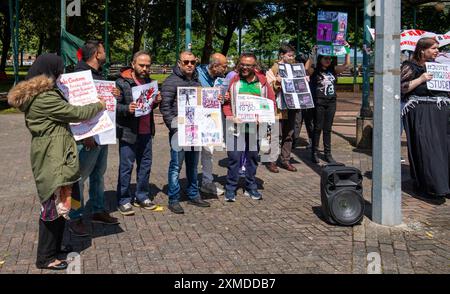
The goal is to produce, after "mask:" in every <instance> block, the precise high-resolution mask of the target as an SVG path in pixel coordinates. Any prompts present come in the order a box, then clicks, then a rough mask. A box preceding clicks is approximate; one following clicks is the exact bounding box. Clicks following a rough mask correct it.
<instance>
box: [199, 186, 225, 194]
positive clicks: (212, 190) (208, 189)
mask: <svg viewBox="0 0 450 294" xmlns="http://www.w3.org/2000/svg"><path fill="white" fill-rule="evenodd" d="M200 191H201V192H203V193H205V194H211V195H215V196H220V195H223V194H225V191H224V190H222V189H220V188H219V187H217V186H216V184H214V183H208V184H203V185H202V186H201V188H200Z"/></svg>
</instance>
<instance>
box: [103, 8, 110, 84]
mask: <svg viewBox="0 0 450 294" xmlns="http://www.w3.org/2000/svg"><path fill="white" fill-rule="evenodd" d="M103 41H104V42H105V54H106V64H105V66H104V68H103V75H104V76H105V78H108V75H109V67H110V65H111V64H110V56H109V52H110V46H109V0H105V37H104V40H103Z"/></svg>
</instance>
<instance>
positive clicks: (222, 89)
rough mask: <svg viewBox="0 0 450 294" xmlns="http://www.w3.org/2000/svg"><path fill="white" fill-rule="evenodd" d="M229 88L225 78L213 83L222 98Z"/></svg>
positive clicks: (228, 82)
mask: <svg viewBox="0 0 450 294" xmlns="http://www.w3.org/2000/svg"><path fill="white" fill-rule="evenodd" d="M229 86H230V81H229V80H228V79H226V78H217V79H216V80H215V82H214V87H216V88H220V94H222V96H223V97H225V94H226V93H227V91H228V87H229Z"/></svg>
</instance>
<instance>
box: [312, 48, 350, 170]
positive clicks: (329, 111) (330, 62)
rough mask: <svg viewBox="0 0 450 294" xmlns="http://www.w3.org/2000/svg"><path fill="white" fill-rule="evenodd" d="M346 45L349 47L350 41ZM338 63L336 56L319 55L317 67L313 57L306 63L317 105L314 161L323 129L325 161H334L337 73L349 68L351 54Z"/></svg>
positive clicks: (313, 145)
mask: <svg viewBox="0 0 450 294" xmlns="http://www.w3.org/2000/svg"><path fill="white" fill-rule="evenodd" d="M345 46H346V47H348V43H346V45H345ZM313 53H314V52H313ZM313 55H314V54H313ZM336 64H337V58H336V57H332V56H324V55H319V56H318V57H317V66H316V68H313V67H312V61H311V59H310V60H308V62H307V63H306V65H305V67H306V70H307V72H308V74H309V75H311V80H310V86H311V93H312V96H313V100H314V105H315V114H314V133H313V144H312V146H311V147H312V148H311V160H312V162H314V163H319V158H318V156H317V149H318V148H319V142H320V134H321V133H322V131H323V147H324V156H325V161H326V162H329V163H330V162H334V159H333V156H332V155H331V130H332V127H333V121H334V115H335V114H336V99H337V92H336V86H337V75H339V74H341V73H343V72H344V71H346V70H347V69H349V67H350V65H351V62H350V54H346V56H345V63H344V64H343V65H336Z"/></svg>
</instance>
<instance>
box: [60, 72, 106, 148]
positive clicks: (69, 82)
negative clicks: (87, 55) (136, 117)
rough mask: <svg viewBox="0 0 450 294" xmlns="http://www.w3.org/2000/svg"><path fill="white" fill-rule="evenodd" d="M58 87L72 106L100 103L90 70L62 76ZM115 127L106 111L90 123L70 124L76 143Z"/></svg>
mask: <svg viewBox="0 0 450 294" xmlns="http://www.w3.org/2000/svg"><path fill="white" fill-rule="evenodd" d="M58 87H59V88H60V89H61V91H62V92H63V93H64V95H65V97H66V98H67V100H68V102H69V103H70V104H72V105H76V106H84V105H88V104H91V103H96V102H98V101H99V100H98V97H97V89H96V87H95V84H94V80H93V79H92V73H91V71H90V70H86V71H81V72H75V73H70V74H63V75H61V78H60V79H59V81H58ZM114 127H115V126H114V124H113V122H112V121H111V119H110V117H109V115H108V113H107V112H106V111H102V112H100V113H99V114H97V115H96V116H95V117H94V118H92V119H90V120H88V121H84V122H81V123H77V124H70V129H71V131H72V134H73V136H74V138H75V140H76V141H79V140H82V139H85V138H89V137H93V136H95V135H98V134H101V133H103V132H106V131H109V130H111V129H113V128H114Z"/></svg>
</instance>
